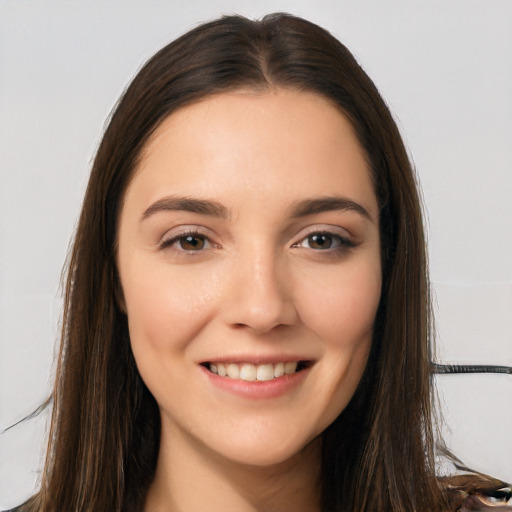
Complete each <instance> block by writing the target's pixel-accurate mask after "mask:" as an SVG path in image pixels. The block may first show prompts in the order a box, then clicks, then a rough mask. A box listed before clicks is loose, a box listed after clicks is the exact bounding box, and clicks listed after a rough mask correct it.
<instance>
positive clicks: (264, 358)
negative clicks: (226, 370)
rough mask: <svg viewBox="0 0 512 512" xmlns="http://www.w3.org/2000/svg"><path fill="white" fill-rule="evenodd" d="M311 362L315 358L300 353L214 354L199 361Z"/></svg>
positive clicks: (201, 362)
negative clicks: (299, 354)
mask: <svg viewBox="0 0 512 512" xmlns="http://www.w3.org/2000/svg"><path fill="white" fill-rule="evenodd" d="M294 361H296V362H301V361H302V362H310V363H313V362H314V359H313V358H311V357H308V356H298V355H291V354H290V355H286V354H276V355H270V354H268V355H254V354H252V355H244V354H240V355H229V356H212V357H211V358H208V359H204V360H201V361H199V364H205V363H224V364H229V363H235V364H237V363H249V364H254V365H259V364H276V363H289V362H294Z"/></svg>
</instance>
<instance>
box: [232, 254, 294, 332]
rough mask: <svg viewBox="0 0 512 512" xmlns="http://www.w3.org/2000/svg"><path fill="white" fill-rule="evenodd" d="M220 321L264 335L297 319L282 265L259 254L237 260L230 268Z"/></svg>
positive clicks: (274, 259) (283, 264)
mask: <svg viewBox="0 0 512 512" xmlns="http://www.w3.org/2000/svg"><path fill="white" fill-rule="evenodd" d="M229 273H230V278H229V286H227V287H226V296H225V300H224V306H223V309H224V319H225V321H226V322H227V323H228V324H229V325H230V326H231V327H235V328H244V327H245V328H247V329H250V330H252V331H254V332H256V333H258V334H265V333H268V332H270V331H272V330H273V329H275V328H276V327H278V326H283V325H293V324H294V323H295V322H296V321H297V319H298V313H297V310H296V307H295V303H294V300H293V294H292V281H291V275H290V272H289V269H287V268H286V262H284V261H280V260H279V258H278V257H276V256H275V255H272V254H270V251H269V252H268V253H267V254H263V253H262V252H254V251H253V254H252V256H249V257H240V258H239V259H238V260H237V261H236V262H233V265H232V266H231V268H230V271H229Z"/></svg>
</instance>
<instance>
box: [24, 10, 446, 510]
mask: <svg viewBox="0 0 512 512" xmlns="http://www.w3.org/2000/svg"><path fill="white" fill-rule="evenodd" d="M275 87H281V88H293V89H298V90H305V91H312V92H316V93H318V94H321V95H322V96H324V97H326V98H328V99H329V100H330V101H331V102H332V103H333V104H334V105H336V106H337V107H338V108H339V109H340V111H341V112H342V113H343V114H344V115H345V116H347V118H348V119H349V120H350V122H351V123H352V125H353V127H354V129H355V131H356V133H357V136H358V139H359V142H360V144H361V145H362V147H363V148H364V150H365V152H366V154H367V157H368V160H369V162H370V167H371V173H372V178H373V183H374V187H375V193H376V195H377V199H378V203H379V207H380V232H381V240H382V268H383V289H382V298H381V303H380V306H379V310H378V314H377V318H376V323H375V332H374V340H373V345H372V350H371V354H370V358H369V361H368V364H367V368H366V370H365V374H364V376H363V379H362V380H361V383H360V385H359V387H358V389H357V391H356V393H355V396H354V397H353V399H352V401H351V402H350V404H349V406H348V407H347V408H346V409H345V410H344V411H343V412H342V413H341V414H340V416H339V417H338V418H337V419H336V420H335V422H334V423H333V424H332V425H331V426H330V427H329V428H328V429H327V430H326V431H325V432H324V433H323V434H322V436H323V454H322V473H323V474H322V482H323V489H322V507H323V510H324V511H329V512H330V511H357V512H361V511H372V512H375V511H384V510H385V511H396V512H398V511H403V512H405V511H412V510H415V511H425V512H426V511H429V512H430V511H435V510H440V509H441V507H442V503H443V497H442V495H441V492H440V491H439V489H438V486H437V483H436V479H435V475H434V462H433V459H434V457H433V433H432V428H433V427H432V418H431V389H430V386H431V382H430V381H431V370H430V364H429V359H430V358H429V336H430V333H429V330H430V307H429V290H428V280H427V270H426V254H425V245H424V233H423V226H422V217H421V209H420V202H419V199H418V193H417V188H416V184H415V178H414V173H413V170H412V169H411V165H410V163H409V160H408V157H407V154H406V151H405V149H404V145H403V142H402V139H401V137H400V134H399V132H398V129H397V127H396V125H395V123H394V121H393V118H392V116H391V114H390V112H389V110H388V108H387V107H386V105H385V103H384V101H383V100H382V98H381V97H380V95H379V93H378V91H377V89H376V87H375V86H374V84H373V83H372V81H371V80H370V79H369V77H368V76H367V75H366V74H365V73H364V71H363V70H362V69H361V67H360V66H359V65H358V64H357V62H356V61H355V59H354V57H353V56H352V55H351V53H350V52H349V51H348V50H347V48H345V47H344V46H343V45H342V44H341V43H340V42H339V41H337V40H336V39H335V38H334V37H333V36H331V35H330V34H329V33H328V32H327V31H325V30H324V29H322V28H320V27H318V26H316V25H314V24H312V23H310V22H308V21H305V20H303V19H300V18H296V17H293V16H290V15H287V14H272V15H269V16H266V17H264V18H263V19H262V20H261V21H251V20H248V19H246V18H243V17H240V16H229V17H223V18H221V19H218V20H216V21H213V22H210V23H206V24H203V25H201V26H199V27H197V28H195V29H193V30H192V31H190V32H188V33H187V34H185V35H183V36H182V37H180V38H179V39H177V40H176V41H174V42H172V43H171V44H169V45H168V46H166V47H164V48H163V49H162V50H160V51H159V52H158V53H157V54H156V55H155V56H154V57H153V58H152V59H150V60H149V61H148V63H147V64H146V65H145V66H144V67H143V68H142V70H141V71H140V72H139V74H138V75H137V76H136V78H135V79H134V80H133V82H132V83H131V85H130V86H129V87H128V89H127V90H126V92H125V93H124V95H123V97H122V98H121V100H120V101H119V103H118V105H117V107H116V109H115V111H114V113H113V114H112V117H111V119H110V122H109V125H108V127H107V129H106V131H105V134H104V137H103V140H102V142H101V145H100V147H99V149H98V152H97V156H96V159H95V161H94V165H93V169H92V172H91V176H90V181H89V185H88V188H87V192H86V195H85V200H84V204H83V208H82V213H81V217H80V221H79V225H78V229H77V232H76V237H75V242H74V246H73V250H72V253H71V255H70V261H69V268H68V275H67V286H66V297H65V311H64V319H63V332H62V343H61V351H60V357H59V364H58V369H57V379H56V384H55V390H54V395H53V400H54V411H53V417H52V423H51V431H50V439H49V448H48V455H47V461H46V466H45V469H44V473H43V478H42V483H41V489H40V492H39V493H38V494H37V495H36V496H35V497H34V498H33V499H32V500H30V503H31V506H30V508H29V510H37V511H40V512H62V511H80V512H98V511H100V512H106V511H109V512H115V511H136V510H140V509H141V508H142V506H143V503H144V498H145V494H146V492H147V489H148V486H149V484H150V482H151V480H152V478H153V476H154V471H155V465H156V457H157V453H158V447H159V435H160V418H159V412H158V407H157V404H156V402H155V400H154V398H153V397H152V396H151V394H150V393H149V391H148V390H147V388H146V386H145V385H144V382H143V381H142V379H141V377H140V375H139V374H138V372H137V369H136V366H135V362H134V359H133V356H132V353H131V350H130V343H129V334H128V328H127V320H126V316H125V315H124V314H123V312H122V311H121V310H120V309H119V307H118V304H117V302H116V294H117V287H118V278H117V274H116V265H115V253H116V229H117V226H116V224H117V219H118V214H119V209H120V204H121V202H122V200H123V195H124V193H125V191H126V189H127V187H128V185H129V183H130V179H131V177H132V175H133V172H134V169H135V168H136V167H137V164H138V158H139V156H140V154H141V150H142V148H143V147H144V146H145V144H146V143H147V141H148V138H149V137H150V136H151V134H152V133H153V132H154V131H155V130H156V129H157V127H158V126H159V124H160V123H161V122H162V121H163V120H164V119H165V118H166V117H167V116H169V115H170V114H172V112H174V111H175V110H176V109H178V108H180V107H182V106H184V105H187V104H190V103H193V102H195V101H198V100H200V99H203V98H205V97H207V96H210V95H212V94H216V93H221V92H225V91H230V90H236V89H240V88H244V89H247V88H249V89H250V88H252V89H254V90H258V91H264V90H267V89H271V88H275Z"/></svg>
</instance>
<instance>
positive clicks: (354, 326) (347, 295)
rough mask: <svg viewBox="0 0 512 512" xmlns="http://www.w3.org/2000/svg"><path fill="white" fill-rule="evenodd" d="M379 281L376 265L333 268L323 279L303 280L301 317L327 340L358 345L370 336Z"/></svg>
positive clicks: (379, 288)
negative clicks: (346, 268)
mask: <svg viewBox="0 0 512 512" xmlns="http://www.w3.org/2000/svg"><path fill="white" fill-rule="evenodd" d="M381 285H382V279H381V274H380V266H379V265H358V266H353V267H351V268H350V270H348V271H345V270H344V271H342V272H341V271H337V269H333V270H332V271H330V272H329V273H328V274H326V275H325V276H323V279H321V280H316V281H315V282H314V283H311V282H309V283H305V285H304V288H303V291H302V292H301V294H300V297H302V300H301V311H302V317H303V319H304V320H305V323H307V324H309V326H310V327H311V328H312V329H313V330H314V331H316V332H317V334H319V335H320V336H321V337H322V338H323V339H324V341H325V342H326V343H327V344H332V345H334V346H339V347H347V346H351V345H357V344H358V343H359V342H360V341H361V342H362V341H366V340H367V339H368V337H370V338H371V332H372V329H373V324H374V321H375V316H376V313H377V308H378V305H379V301H380V295H381Z"/></svg>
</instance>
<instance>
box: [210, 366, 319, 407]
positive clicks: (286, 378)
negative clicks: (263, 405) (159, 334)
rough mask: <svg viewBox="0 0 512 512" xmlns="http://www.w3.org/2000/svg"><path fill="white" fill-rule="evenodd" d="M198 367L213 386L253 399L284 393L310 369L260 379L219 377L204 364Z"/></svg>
mask: <svg viewBox="0 0 512 512" xmlns="http://www.w3.org/2000/svg"><path fill="white" fill-rule="evenodd" d="M200 368H201V370H202V371H203V372H204V373H205V374H206V376H207V377H208V378H209V379H210V382H211V383H212V384H213V385H214V386H216V387H218V388H220V389H222V390H223V391H227V392H229V393H232V394H234V395H238V396H241V397H243V398H249V399H253V400H261V399H265V398H277V397H280V396H283V395H286V394H287V393H289V392H291V391H292V390H293V389H295V388H296V387H297V386H299V385H300V384H301V383H302V382H303V381H304V379H305V378H306V376H307V374H308V373H309V370H310V368H304V369H303V370H301V371H299V372H295V373H292V374H290V375H283V376H282V377H277V378H275V379H272V380H262V381H260V380H241V379H231V378H229V377H221V376H220V375H217V374H216V373H213V372H211V371H210V370H208V369H207V368H205V367H204V366H200Z"/></svg>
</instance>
